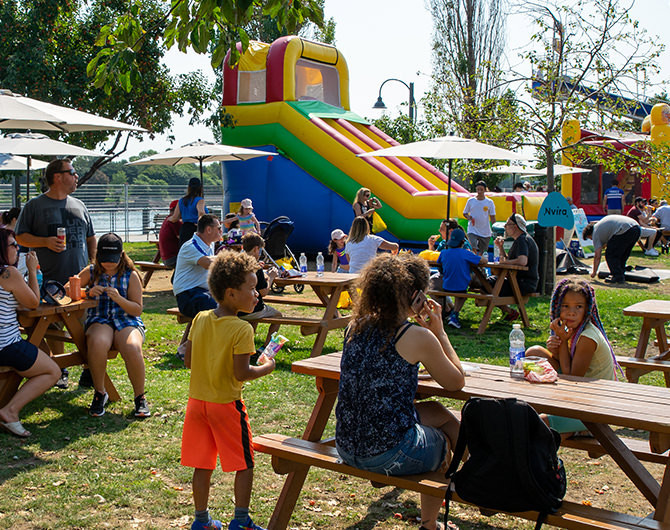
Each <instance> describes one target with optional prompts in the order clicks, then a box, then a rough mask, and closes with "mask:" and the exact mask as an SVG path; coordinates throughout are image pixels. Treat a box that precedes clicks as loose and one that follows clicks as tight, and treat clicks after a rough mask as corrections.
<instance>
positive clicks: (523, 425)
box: [504, 398, 547, 530]
mask: <svg viewBox="0 0 670 530" xmlns="http://www.w3.org/2000/svg"><path fill="white" fill-rule="evenodd" d="M504 403H505V414H506V416H507V425H508V426H510V425H513V426H514V428H513V429H509V436H508V439H509V441H510V444H511V445H512V447H511V448H510V449H511V450H510V452H509V454H511V455H514V463H515V466H516V468H517V469H518V470H519V474H520V476H523V477H529V476H531V474H530V473H531V472H530V467H529V466H528V450H529V447H528V429H529V425H528V408H529V406H528V405H527V404H526V403H525V402H523V401H521V402H519V401H517V400H516V398H510V399H506V400H505V401H504ZM521 404H523V405H524V406H520V405H521ZM546 519H547V512H540V513H539V515H538V516H537V522H536V523H535V530H540V529H541V528H542V525H543V524H544V521H545V520H546Z"/></svg>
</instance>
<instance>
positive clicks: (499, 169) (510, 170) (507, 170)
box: [477, 166, 547, 177]
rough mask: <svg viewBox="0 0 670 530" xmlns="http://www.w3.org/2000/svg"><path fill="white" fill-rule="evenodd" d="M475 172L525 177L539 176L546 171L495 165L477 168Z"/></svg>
mask: <svg viewBox="0 0 670 530" xmlns="http://www.w3.org/2000/svg"><path fill="white" fill-rule="evenodd" d="M477 173H486V174H489V175H520V176H527V177H539V176H542V175H546V174H547V173H546V171H544V170H542V169H535V168H532V167H526V166H495V167H492V168H490V169H478V170H477Z"/></svg>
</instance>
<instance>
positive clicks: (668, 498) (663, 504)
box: [654, 457, 670, 523]
mask: <svg viewBox="0 0 670 530" xmlns="http://www.w3.org/2000/svg"><path fill="white" fill-rule="evenodd" d="M654 519H656V520H657V521H663V522H664V523H670V457H669V458H668V460H667V462H666V464H665V471H664V472H663V481H662V482H661V491H660V492H659V494H658V502H657V503H656V511H655V512H654Z"/></svg>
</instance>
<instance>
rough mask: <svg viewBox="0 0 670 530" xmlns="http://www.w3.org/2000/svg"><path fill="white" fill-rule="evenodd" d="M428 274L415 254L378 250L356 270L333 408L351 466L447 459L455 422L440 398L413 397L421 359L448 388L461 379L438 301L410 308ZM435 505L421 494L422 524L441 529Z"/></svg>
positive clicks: (432, 464) (377, 467)
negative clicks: (355, 290) (354, 297)
mask: <svg viewBox="0 0 670 530" xmlns="http://www.w3.org/2000/svg"><path fill="white" fill-rule="evenodd" d="M428 279H429V270H428V267H427V265H426V263H425V261H423V260H422V259H420V258H418V257H415V256H392V255H380V256H378V257H376V258H374V259H373V260H372V261H371V262H370V263H369V264H368V265H367V266H366V267H365V268H364V269H363V271H362V273H361V278H360V284H359V286H358V287H359V288H360V289H361V294H360V297H358V300H357V301H356V306H355V307H354V311H353V315H352V321H351V324H350V325H349V328H348V329H347V333H346V336H345V340H344V348H343V352H342V362H341V375H340V390H339V395H338V403H337V408H336V416H337V428H336V437H335V439H336V446H337V450H338V452H339V454H340V457H341V458H342V460H343V461H344V462H346V463H347V464H349V465H351V466H354V467H358V468H360V469H366V470H369V471H374V472H377V473H385V474H387V475H411V474H416V473H424V472H428V471H435V470H438V469H444V470H446V465H447V464H448V462H449V461H450V459H451V450H450V448H451V447H453V446H454V444H455V443H456V438H457V436H458V427H459V424H458V420H457V419H456V418H455V417H454V416H453V414H451V412H449V411H448V410H447V409H446V408H444V407H443V406H442V405H441V404H440V403H438V402H435V401H424V402H419V403H415V402H414V398H415V395H416V390H417V385H418V371H419V362H421V363H422V364H423V366H424V367H425V368H426V369H427V370H428V372H429V373H430V375H431V376H432V377H433V379H434V380H435V381H436V382H437V383H439V384H440V385H442V386H443V387H444V388H446V389H448V390H459V389H460V388H462V387H463V385H464V384H465V379H464V373H463V368H462V367H461V363H460V361H459V360H458V356H457V355H456V352H455V351H454V349H453V348H452V346H451V343H450V342H449V337H447V334H446V333H445V331H444V326H443V323H442V318H441V311H442V308H441V307H440V305H439V304H438V303H436V302H435V301H433V300H428V301H426V302H424V303H423V304H422V305H421V306H420V307H417V308H416V309H417V311H416V312H417V313H418V314H415V311H414V310H412V309H411V307H412V305H413V304H412V302H413V301H414V300H415V298H416V297H417V296H420V294H421V293H422V292H423V291H424V290H425V289H426V288H427V286H428ZM408 317H414V318H415V320H416V322H417V323H418V326H417V325H413V324H411V323H410V322H408V321H407V319H408ZM441 505H442V499H439V498H437V497H431V496H430V495H424V494H422V495H421V529H423V530H433V529H435V528H440V526H439V525H438V523H437V516H438V513H439V510H440V507H441Z"/></svg>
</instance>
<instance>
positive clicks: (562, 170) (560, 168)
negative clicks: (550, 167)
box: [538, 164, 591, 176]
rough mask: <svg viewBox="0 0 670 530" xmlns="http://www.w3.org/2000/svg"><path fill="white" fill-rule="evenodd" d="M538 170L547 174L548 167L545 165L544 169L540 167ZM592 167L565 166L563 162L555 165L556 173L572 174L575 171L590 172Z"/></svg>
mask: <svg viewBox="0 0 670 530" xmlns="http://www.w3.org/2000/svg"><path fill="white" fill-rule="evenodd" d="M538 171H540V172H541V174H542V175H546V174H547V168H546V167H543V168H542V169H539V170H538ZM590 172H591V170H590V169H584V168H583V167H573V166H563V165H561V164H556V165H555V166H554V175H555V176H556V175H570V174H573V173H590Z"/></svg>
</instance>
